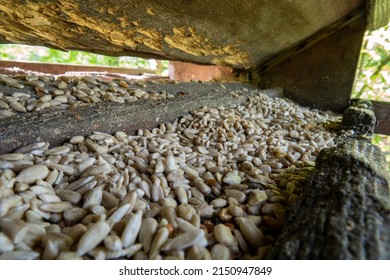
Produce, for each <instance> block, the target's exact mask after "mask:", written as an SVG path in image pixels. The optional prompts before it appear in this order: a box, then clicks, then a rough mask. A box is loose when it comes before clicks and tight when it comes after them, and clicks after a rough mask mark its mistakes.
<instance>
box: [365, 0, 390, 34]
mask: <svg viewBox="0 0 390 280" xmlns="http://www.w3.org/2000/svg"><path fill="white" fill-rule="evenodd" d="M367 2H368V3H367V6H368V7H367V8H368V19H367V21H368V24H367V28H368V29H369V30H375V29H378V28H380V27H382V26H385V25H387V24H388V23H389V21H390V1H389V0H370V1H367Z"/></svg>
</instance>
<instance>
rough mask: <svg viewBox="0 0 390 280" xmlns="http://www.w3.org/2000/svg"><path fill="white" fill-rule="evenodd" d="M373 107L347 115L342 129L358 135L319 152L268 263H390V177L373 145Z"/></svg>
mask: <svg viewBox="0 0 390 280" xmlns="http://www.w3.org/2000/svg"><path fill="white" fill-rule="evenodd" d="M368 104H369V103H368ZM368 104H367V103H366V102H364V103H357V104H356V105H354V106H351V107H350V108H349V109H348V110H346V112H345V114H344V116H343V125H342V128H343V129H344V130H348V129H351V128H353V129H355V133H354V134H352V135H341V136H340V137H339V138H338V139H337V146H336V147H331V148H326V149H323V150H322V151H321V152H320V154H319V155H318V157H317V160H316V166H315V170H314V172H313V174H312V176H311V178H310V180H309V181H308V182H307V184H306V185H305V188H304V191H303V194H302V198H301V201H300V202H299V203H298V204H297V205H296V206H295V207H294V208H293V210H292V212H291V213H290V215H289V218H288V221H287V222H286V224H285V226H284V228H283V231H282V233H281V235H280V237H279V239H278V240H277V242H276V244H275V246H274V247H273V249H272V251H271V252H270V254H269V255H268V258H270V259H390V189H389V174H388V172H387V170H386V161H385V157H384V155H383V153H382V152H381V150H380V148H379V147H378V146H376V145H373V144H371V143H370V140H371V139H370V137H369V135H370V134H371V133H372V131H373V130H374V127H373V124H374V123H375V115H374V113H373V112H372V110H371V108H370V107H369V106H367V105H368Z"/></svg>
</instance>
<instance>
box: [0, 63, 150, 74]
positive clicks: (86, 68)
mask: <svg viewBox="0 0 390 280" xmlns="http://www.w3.org/2000/svg"><path fill="white" fill-rule="evenodd" d="M14 67H16V68H20V69H21V70H23V71H34V72H40V73H45V74H52V75H61V74H65V73H67V72H107V73H116V74H125V75H142V74H156V71H153V70H150V69H133V68H128V67H114V66H100V65H99V66H93V65H76V64H58V63H42V62H22V61H11V60H1V61H0V68H14Z"/></svg>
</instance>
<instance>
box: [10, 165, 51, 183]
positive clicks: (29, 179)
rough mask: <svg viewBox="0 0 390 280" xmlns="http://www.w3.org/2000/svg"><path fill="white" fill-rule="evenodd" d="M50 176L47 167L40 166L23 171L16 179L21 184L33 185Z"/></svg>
mask: <svg viewBox="0 0 390 280" xmlns="http://www.w3.org/2000/svg"><path fill="white" fill-rule="evenodd" d="M48 174H49V169H48V168H47V166H46V165H42V164H38V165H33V166H30V167H28V168H26V169H23V170H22V171H21V172H20V173H19V175H18V176H17V177H16V181H17V182H20V183H26V184H31V183H34V182H35V181H36V180H38V179H42V180H43V179H45V178H46V177H47V175H48Z"/></svg>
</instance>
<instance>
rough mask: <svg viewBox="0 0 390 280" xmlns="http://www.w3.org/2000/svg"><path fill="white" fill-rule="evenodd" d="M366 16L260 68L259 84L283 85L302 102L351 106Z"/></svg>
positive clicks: (340, 108) (334, 108)
mask: <svg viewBox="0 0 390 280" xmlns="http://www.w3.org/2000/svg"><path fill="white" fill-rule="evenodd" d="M364 32H365V18H364V17H362V16H360V17H357V18H355V20H354V21H353V22H350V23H349V24H348V25H347V26H344V27H343V28H342V29H340V30H338V31H337V32H335V33H333V34H332V35H330V36H329V37H327V38H325V39H323V40H321V41H319V42H317V43H316V44H314V45H312V46H310V47H309V48H307V49H304V50H303V51H301V52H299V53H298V54H296V55H294V56H290V57H288V59H287V60H285V61H283V62H282V63H281V64H278V65H276V66H274V67H270V68H266V69H263V70H261V71H260V72H259V73H258V75H259V77H260V83H259V84H260V87H261V88H270V87H282V88H283V89H285V93H286V96H287V97H289V98H291V99H292V100H294V101H296V102H297V103H299V104H300V105H303V106H309V107H314V108H319V109H323V110H332V111H336V112H343V110H345V109H346V108H347V107H348V104H349V100H350V96H351V92H352V87H353V82H354V78H355V72H356V67H357V65H358V61H359V54H360V48H361V43H362V40H363V36H364Z"/></svg>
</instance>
